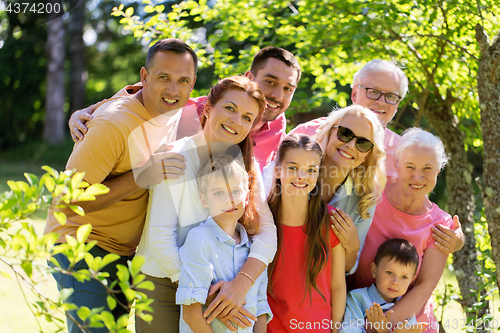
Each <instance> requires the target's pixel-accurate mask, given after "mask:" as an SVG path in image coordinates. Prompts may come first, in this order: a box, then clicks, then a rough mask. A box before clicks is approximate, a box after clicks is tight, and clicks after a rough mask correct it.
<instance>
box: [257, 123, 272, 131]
mask: <svg viewBox="0 0 500 333" xmlns="http://www.w3.org/2000/svg"><path fill="white" fill-rule="evenodd" d="M270 123H271V122H270V121H266V122H265V123H264V125H262V127H261V128H259V129H258V130H256V131H255V133H262V132H265V131H269V129H270V128H271V125H270Z"/></svg>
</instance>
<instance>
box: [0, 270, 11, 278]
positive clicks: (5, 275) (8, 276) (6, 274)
mask: <svg viewBox="0 0 500 333" xmlns="http://www.w3.org/2000/svg"><path fill="white" fill-rule="evenodd" d="M0 275H2V276H3V277H6V278H7V279H12V278H11V277H10V275H9V273H7V272H4V271H0Z"/></svg>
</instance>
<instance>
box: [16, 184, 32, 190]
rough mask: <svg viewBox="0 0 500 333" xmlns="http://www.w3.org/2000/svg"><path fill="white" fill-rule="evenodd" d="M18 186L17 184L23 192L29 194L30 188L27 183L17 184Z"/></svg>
mask: <svg viewBox="0 0 500 333" xmlns="http://www.w3.org/2000/svg"><path fill="white" fill-rule="evenodd" d="M16 184H17V186H19V188H20V189H21V191H23V192H27V191H28V190H29V189H30V186H29V185H28V183H26V182H23V181H18V182H16Z"/></svg>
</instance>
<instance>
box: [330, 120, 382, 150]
mask: <svg viewBox="0 0 500 333" xmlns="http://www.w3.org/2000/svg"><path fill="white" fill-rule="evenodd" d="M335 127H337V139H339V141H342V142H344V143H348V142H350V141H351V140H352V139H356V149H357V150H359V152H361V153H367V152H369V151H370V150H372V148H373V143H372V142H371V141H370V140H368V139H365V138H362V137H359V136H356V135H354V133H353V132H352V131H351V130H350V129H348V128H347V127H344V126H335Z"/></svg>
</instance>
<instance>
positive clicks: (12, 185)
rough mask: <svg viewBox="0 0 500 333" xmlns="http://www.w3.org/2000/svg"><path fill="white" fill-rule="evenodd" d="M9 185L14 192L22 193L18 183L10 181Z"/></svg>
mask: <svg viewBox="0 0 500 333" xmlns="http://www.w3.org/2000/svg"><path fill="white" fill-rule="evenodd" d="M7 185H9V187H10V189H11V190H12V191H14V192H21V188H20V187H19V185H18V184H17V182H15V181H13V180H8V181H7Z"/></svg>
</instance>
